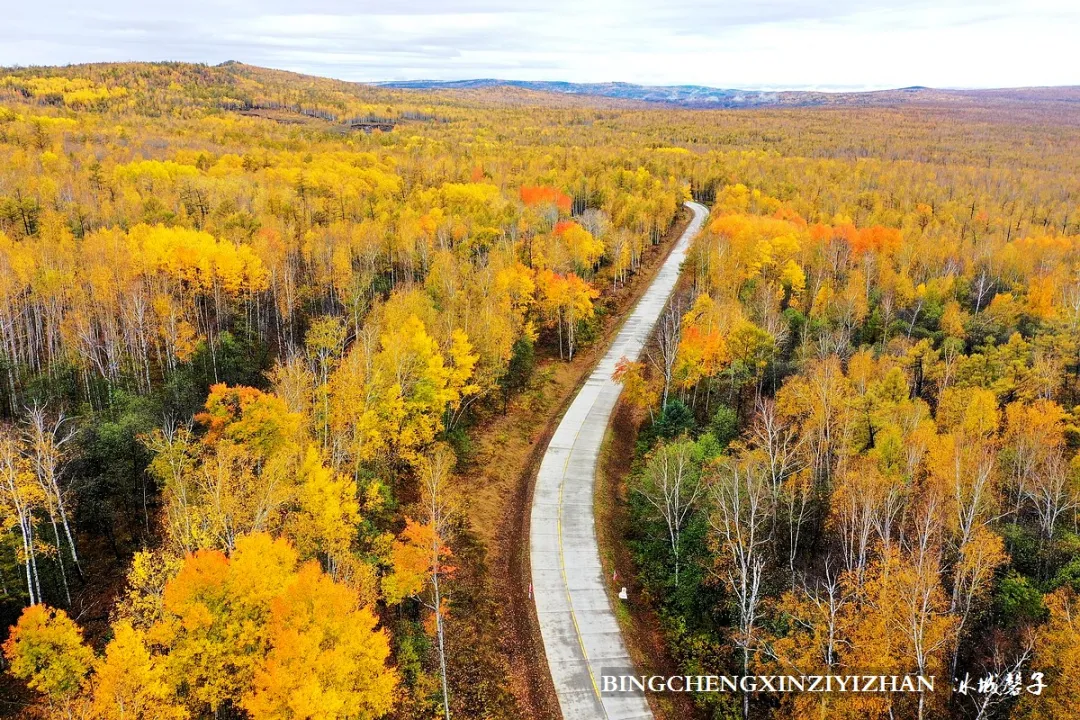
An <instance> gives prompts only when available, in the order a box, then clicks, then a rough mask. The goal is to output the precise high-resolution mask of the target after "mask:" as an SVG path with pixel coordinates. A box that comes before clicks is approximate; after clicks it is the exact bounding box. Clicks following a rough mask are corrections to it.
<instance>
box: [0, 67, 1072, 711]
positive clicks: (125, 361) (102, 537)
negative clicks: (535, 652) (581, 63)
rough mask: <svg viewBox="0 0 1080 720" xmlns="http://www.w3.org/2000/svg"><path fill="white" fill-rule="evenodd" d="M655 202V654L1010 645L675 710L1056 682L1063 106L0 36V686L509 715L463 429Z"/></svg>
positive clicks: (647, 442)
mask: <svg viewBox="0 0 1080 720" xmlns="http://www.w3.org/2000/svg"><path fill="white" fill-rule="evenodd" d="M689 199H694V200H697V201H699V202H702V203H705V204H707V205H708V206H710V208H711V216H710V218H709V221H708V223H707V227H706V231H705V232H704V233H702V234H701V235H700V236H699V237H698V238H697V239H696V240H695V241H694V244H693V246H692V250H691V255H690V260H689V261H688V263H687V264H686V266H685V268H684V277H683V283H682V285H681V289H680V291H679V292H678V294H677V296H676V297H675V299H674V300H673V301H672V303H671V305H670V307H669V309H668V310H667V311H666V315H665V318H664V319H663V320H662V322H661V323H660V325H659V326H658V329H657V332H656V335H655V338H654V342H653V345H652V346H651V347H650V349H649V351H648V353H647V354H646V356H645V357H643V358H642V359H641V361H640V362H634V361H631V359H628V360H627V361H626V362H624V363H622V364H621V365H620V369H619V373H618V377H619V379H620V380H621V381H622V382H623V385H624V393H623V398H624V399H623V402H624V404H626V405H627V407H629V408H630V409H631V410H632V413H633V415H634V418H635V432H636V438H637V439H636V450H635V454H634V458H633V461H632V463H631V465H632V467H631V468H630V471H629V474H628V476H627V477H626V478H625V479H624V480H625V500H626V504H627V508H626V510H627V512H628V513H629V514H630V517H631V522H630V524H629V527H630V532H629V534H628V537H626V538H625V540H626V542H627V543H628V544H629V546H630V547H631V548H632V552H633V559H634V564H635V569H634V575H635V577H634V581H635V583H637V584H638V585H640V587H641V588H643V591H644V596H645V597H646V598H647V602H648V606H649V608H650V612H651V613H653V615H654V616H655V618H656V622H657V623H658V624H659V627H660V628H661V629H662V635H663V641H664V643H665V647H666V653H667V654H668V655H669V656H670V661H671V663H673V664H674V665H675V666H677V667H678V669H679V671H680V672H687V673H701V672H711V673H716V674H723V673H729V674H730V673H753V672H760V673H763V674H765V673H776V674H781V673H785V674H786V673H793V672H797V673H805V674H813V673H829V672H838V671H840V670H844V671H850V672H860V673H862V672H869V671H871V670H873V671H874V672H875V673H880V674H904V673H916V674H925V675H936V676H938V677H940V678H953V677H963V676H964V674H965V673H969V674H970V676H971V677H972V678H978V677H981V676H983V675H985V674H986V673H995V674H997V675H999V676H1002V677H1004V676H1006V675H1009V676H1011V675H1013V674H1014V673H1021V674H1022V676H1023V678H1024V684H1025V685H1027V684H1029V683H1030V682H1031V681H1030V676H1031V674H1032V673H1033V672H1041V673H1043V677H1045V683H1046V687H1045V689H1044V690H1042V691H1041V692H1040V693H1039V694H1038V695H1035V694H1033V693H1030V692H1027V691H1022V692H1020V693H1018V694H1015V695H1014V694H1012V693H1010V692H1007V691H1004V690H1002V691H1001V692H982V691H980V692H978V693H976V692H968V693H966V694H965V693H963V692H953V693H949V692H945V693H935V694H933V695H926V696H923V695H920V696H918V697H914V696H900V695H890V694H867V695H859V694H851V695H834V694H830V695H802V694H795V695H786V696H782V697H778V696H768V695H764V694H753V695H751V694H746V695H745V696H741V697H738V696H736V697H733V696H716V695H705V694H703V695H701V696H699V697H695V698H693V700H692V704H693V712H695V713H697V714H698V715H699V716H700V717H703V718H705V717H708V718H734V717H742V718H744V720H747V719H748V718H768V717H775V718H789V717H790V718H798V717H809V716H813V717H837V718H845V717H852V718H854V717H860V718H861V717H872V718H919V719H920V720H921V719H922V718H938V717H956V718H1043V717H1047V718H1068V717H1080V690H1077V689H1076V688H1075V686H1074V684H1073V683H1072V682H1070V681H1069V680H1068V679H1069V678H1074V677H1076V673H1077V672H1078V671H1080V627H1078V626H1076V625H1075V624H1074V619H1073V618H1074V615H1075V614H1076V613H1077V612H1080V596H1078V594H1077V593H1080V530H1078V527H1077V512H1078V510H1080V459H1078V458H1077V454H1076V451H1077V448H1078V446H1080V429H1078V425H1077V422H1078V421H1080V417H1077V415H1076V413H1077V412H1078V410H1077V408H1078V407H1080V395H1078V393H1080V387H1078V380H1080V115H1078V114H1077V110H1076V109H1075V108H1074V107H1072V106H1069V105H1068V104H1061V105H1058V104H1054V103H1044V104H1031V105H1026V104H1023V103H1014V104H1010V103H1007V102H1003V103H999V104H997V105H995V106H994V107H992V108H990V109H988V108H986V107H980V106H979V105H977V104H976V103H974V102H973V103H971V104H963V103H961V104H955V105H952V106H938V105H934V104H910V105H898V106H895V107H875V108H861V107H831V108H823V109H809V108H797V109H772V110H769V109H760V110H734V111H704V110H678V109H664V108H648V107H643V106H640V105H635V104H633V103H627V102H621V101H596V102H591V101H587V100H582V99H579V98H565V97H559V98H554V97H552V96H548V95H544V94H542V93H531V92H526V91H521V92H516V93H512V94H508V93H500V92H497V91H488V90H484V91H461V92H442V91H440V92H436V91H411V90H391V89H386V88H379V87H374V86H366V85H357V84H352V83H345V82H338V81H333V80H325V79H320V78H313V77H308V76H302V75H294V74H291V73H284V72H279V71H272V70H264V69H261V68H255V67H251V66H246V65H241V64H238V63H226V64H224V65H219V66H213V67H209V66H204V65H192V64H182V63H162V64H138V63H129V64H105V65H80V66H69V67H64V68H11V69H4V70H0V365H2V368H0V628H2V629H0V640H2V642H3V652H2V655H3V660H2V664H3V670H4V673H3V679H2V680H0V700H2V702H0V715H4V716H10V717H39V718H65V719H69V720H70V719H72V718H124V719H128V718H146V719H150V718H215V719H216V720H226V719H236V720H240V719H246V718H250V719H252V720H259V719H269V718H282V719H284V718H320V719H323V720H330V719H333V718H342V719H344V718H379V717H387V718H419V717H447V718H449V717H451V716H452V717H460V718H520V717H542V716H543V715H541V714H538V713H537V711H536V709H535V707H534V706H533V704H532V703H531V701H530V700H529V699H528V698H527V697H525V693H524V692H523V691H522V690H521V689H520V688H519V686H518V685H517V684H515V683H513V682H510V681H509V678H511V677H512V676H514V675H515V673H516V672H518V669H517V665H518V663H517V662H516V659H515V658H516V656H515V655H513V653H512V652H511V651H510V650H508V649H507V647H506V645H505V643H503V642H501V641H500V631H499V626H498V622H501V618H502V617H503V615H504V614H505V613H507V612H511V610H509V609H507V608H510V607H511V606H512V605H513V604H514V603H515V602H516V601H515V599H514V597H520V594H521V592H523V589H522V588H517V589H516V590H515V591H514V592H515V593H516V594H515V595H514V596H513V597H512V596H511V595H510V594H509V590H507V589H506V588H505V587H504V586H503V583H501V582H496V581H495V580H493V579H492V577H493V573H494V572H495V570H494V568H495V566H496V564H497V563H496V559H497V558H499V557H503V556H505V555H506V554H512V553H514V552H516V549H514V548H504V547H495V546H493V542H494V541H493V540H492V538H497V537H502V535H494V534H493V533H492V532H491V528H490V527H489V526H493V525H498V524H499V522H501V513H503V512H504V511H506V512H508V511H509V509H510V508H511V506H513V505H514V503H515V502H517V500H516V499H515V498H514V497H511V496H508V497H503V498H501V499H500V500H499V502H500V503H501V504H499V505H498V506H497V508H496V510H490V509H485V507H483V506H482V503H481V502H480V501H479V500H478V498H480V497H481V496H482V495H483V493H484V491H485V488H484V487H483V483H482V481H481V478H483V477H486V475H483V474H482V473H480V472H479V471H478V467H477V466H478V464H479V462H480V461H479V460H478V457H479V448H480V447H481V445H484V446H485V447H486V446H487V445H491V444H493V445H494V447H496V448H497V447H500V443H501V444H504V445H505V444H506V443H508V442H509V441H508V440H507V439H506V438H504V437H502V435H501V434H505V433H507V432H512V431H507V430H506V429H505V428H506V427H507V426H506V425H505V418H508V417H509V418H519V419H520V418H525V417H529V416H532V415H541V416H543V415H544V414H545V413H546V414H549V415H551V416H552V417H555V416H557V414H558V410H559V408H558V407H556V406H549V405H544V403H543V402H542V400H543V398H544V397H545V396H550V395H551V394H552V392H553V391H552V388H553V387H554V385H553V383H555V380H553V378H555V377H557V376H559V373H563V374H564V375H565V374H566V373H570V372H573V370H572V369H573V368H582V369H584V365H585V364H586V363H587V362H588V361H589V356H588V352H589V351H590V350H592V349H595V348H596V347H597V346H599V345H601V344H602V342H603V338H604V336H605V335H604V333H605V328H606V327H607V326H608V324H610V323H612V322H616V321H617V319H618V318H617V317H616V315H617V314H618V313H619V312H620V311H621V310H623V309H625V308H624V305H625V303H626V302H627V300H626V297H628V296H627V295H625V294H626V293H630V292H632V291H633V289H634V288H635V287H639V286H640V285H641V283H642V282H646V281H647V278H648V273H649V271H650V267H651V265H650V263H651V262H652V259H654V258H655V257H657V256H658V255H659V254H661V253H662V252H663V251H664V246H665V243H666V242H667V239H668V238H669V237H670V235H671V233H672V231H673V230H674V229H677V228H678V227H679V224H680V222H682V221H683V215H682V214H681V211H680V207H681V205H682V203H683V202H684V201H686V200H689ZM620 298H622V299H621V300H620ZM620 303H622V304H620ZM571 384H572V383H571ZM537 408H541V409H542V411H537ZM530 442H531V441H530ZM513 462H514V461H512V459H510V458H507V459H506V464H507V469H504V470H503V472H505V473H511V469H509V468H511V467H516V466H515V465H514V464H513ZM522 462H524V461H522ZM494 472H499V470H498V469H497V468H496V470H494ZM485 497H486V496H485ZM485 513H487V514H486V515H485ZM499 562H502V561H501V560H499ZM657 711H658V713H662V712H664V708H658V709H657Z"/></svg>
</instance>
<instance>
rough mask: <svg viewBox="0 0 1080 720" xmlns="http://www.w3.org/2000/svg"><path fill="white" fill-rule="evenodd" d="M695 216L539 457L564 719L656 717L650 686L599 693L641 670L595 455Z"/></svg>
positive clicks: (535, 527) (547, 635) (548, 593)
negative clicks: (627, 629)
mask: <svg viewBox="0 0 1080 720" xmlns="http://www.w3.org/2000/svg"><path fill="white" fill-rule="evenodd" d="M686 206H687V207H688V208H690V210H691V211H692V212H693V213H694V219H693V220H692V221H691V222H690V225H689V226H688V227H687V228H686V230H685V231H684V232H683V234H682V236H680V237H679V239H678V241H677V242H676V244H675V247H674V248H673V249H672V251H671V254H670V255H669V256H668V258H667V259H666V260H665V261H664V265H663V266H662V267H661V268H660V270H659V271H658V272H657V274H656V277H655V278H654V279H653V282H652V284H651V285H650V286H649V288H648V290H646V291H645V294H644V295H643V296H642V298H641V300H640V301H638V303H637V305H636V306H635V307H634V309H633V311H632V312H631V313H630V316H629V317H628V318H627V319H626V322H625V323H624V324H623V326H622V327H621V328H620V329H619V333H618V335H616V337H615V340H614V341H613V342H612V344H611V347H610V348H608V351H607V352H606V353H605V354H604V357H603V358H601V360H600V362H599V363H598V364H597V366H596V367H595V368H594V369H593V371H592V373H591V374H590V375H589V378H588V380H586V381H585V384H584V386H583V387H582V388H581V390H580V391H579V392H578V394H577V396H576V397H575V398H574V401H573V402H572V403H571V404H570V407H569V408H567V410H566V414H565V415H564V416H563V418H562V420H561V421H560V422H559V426H558V428H557V429H556V430H555V433H554V435H552V438H551V442H550V443H549V444H548V447H547V450H546V451H545V453H544V457H543V460H542V461H541V464H540V470H539V473H538V474H537V478H536V487H535V491H534V493H533V502H532V516H531V521H530V530H529V557H530V562H531V565H532V585H533V597H534V600H535V602H536V615H537V618H538V619H539V623H540V634H541V636H542V638H543V641H544V652H545V654H546V655H547V663H548V668H549V670H550V672H551V678H552V681H553V682H554V685H555V692H556V694H557V695H558V698H559V706H560V708H561V710H562V716H563V719H564V720H603V719H604V718H607V720H631V719H632V718H652V712H651V711H650V710H649V704H648V702H647V701H646V699H645V697H644V695H643V694H640V693H636V694H627V693H624V694H606V693H605V694H601V692H600V689H601V688H600V676H601V671H605V673H604V674H609V675H610V674H619V675H622V674H629V675H633V674H636V673H635V671H634V665H633V662H632V661H631V660H630V656H629V654H628V653H627V651H626V645H625V643H624V642H623V639H622V635H621V634H620V632H619V624H618V621H617V620H616V618H615V612H614V610H613V609H612V607H611V603H610V602H609V601H608V595H607V590H606V587H605V579H604V577H603V571H602V570H601V567H600V549H599V547H598V545H597V541H596V528H595V521H594V515H593V488H594V485H595V479H596V465H597V459H598V458H599V456H600V446H601V444H602V443H603V441H604V434H605V433H606V431H607V427H608V424H609V422H610V420H611V413H612V412H613V411H614V409H615V403H616V401H617V400H618V399H619V393H620V391H621V390H622V387H621V386H620V385H618V384H617V383H615V382H614V381H613V380H612V379H611V375H612V373H613V372H615V364H616V363H617V362H618V361H619V359H620V358H622V357H629V358H633V359H636V358H637V357H638V356H639V355H640V354H641V352H642V350H643V349H644V347H645V345H646V343H647V342H648V341H649V337H650V336H651V335H652V332H653V328H654V327H655V325H656V322H657V320H659V318H660V314H661V313H662V312H663V311H664V307H665V306H666V305H667V301H668V298H670V297H671V293H672V292H673V291H674V289H675V284H676V283H677V282H678V280H679V270H680V267H681V265H682V263H683V261H684V260H685V259H686V256H687V252H688V251H689V248H690V241H691V240H692V239H693V238H694V236H695V235H697V234H698V232H700V230H701V227H702V225H703V224H704V223H705V218H706V217H708V212H709V211H708V209H706V208H705V206H703V205H699V204H698V203H695V202H688V203H686Z"/></svg>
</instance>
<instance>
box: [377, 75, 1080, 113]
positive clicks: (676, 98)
mask: <svg viewBox="0 0 1080 720" xmlns="http://www.w3.org/2000/svg"><path fill="white" fill-rule="evenodd" d="M373 84H375V85H377V86H379V87H385V88H395V89H402V90H443V91H462V90H465V91H470V90H472V91H475V90H489V91H490V90H498V89H502V88H505V89H509V88H513V89H517V90H529V91H533V92H542V93H556V94H561V95H576V96H584V97H594V98H611V99H616V100H627V101H636V102H643V103H650V104H656V105H666V106H673V107H686V108H749V107H777V106H790V107H821V106H845V107H851V106H860V105H866V106H881V105H899V104H910V103H927V104H942V103H964V104H967V103H973V102H974V103H980V104H985V103H995V102H1008V103H1015V102H1032V103H1043V102H1049V103H1062V102H1063V103H1080V87H1051V88H1007V89H997V90H940V89H935V88H928V87H923V86H920V85H913V86H911V87H905V88H898V89H895V90H876V91H869V92H821V91H793V90H789V91H779V92H774V91H763V90H739V89H732V88H714V87H706V86H703V85H635V84H633V83H624V82H610V83H572V82H558V81H530V80H500V79H495V78H480V79H476V80H449V81H439V80H403V81H389V82H381V83H373Z"/></svg>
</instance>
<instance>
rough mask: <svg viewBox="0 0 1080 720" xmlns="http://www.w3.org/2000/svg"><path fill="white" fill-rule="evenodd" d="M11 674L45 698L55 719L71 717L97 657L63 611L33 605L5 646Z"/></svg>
mask: <svg viewBox="0 0 1080 720" xmlns="http://www.w3.org/2000/svg"><path fill="white" fill-rule="evenodd" d="M4 657H6V658H7V661H8V663H9V664H10V668H9V669H10V672H11V674H12V675H14V676H15V677H17V678H19V679H20V680H24V681H25V682H26V684H27V686H28V687H29V688H30V689H31V690H36V691H37V692H39V693H41V694H42V695H44V696H45V698H46V700H47V701H48V703H49V706H50V708H51V709H52V711H53V712H54V713H55V717H71V716H72V712H73V708H74V706H75V704H76V703H77V701H78V699H79V693H80V692H81V690H82V687H83V682H84V680H85V679H86V676H87V674H88V673H89V672H90V669H91V666H92V664H93V659H94V654H93V652H92V651H91V650H90V648H88V647H87V646H86V645H85V644H84V643H83V637H82V630H80V629H79V626H78V625H76V624H75V623H74V622H72V620H71V618H69V617H68V616H67V613H65V612H64V611H63V610H53V609H52V608H48V607H46V606H44V605H31V606H30V607H28V608H26V609H25V610H23V613H22V615H21V616H20V617H19V622H18V623H17V624H16V625H15V626H14V627H13V628H12V629H11V634H10V635H9V636H8V639H7V640H6V641H5V642H4Z"/></svg>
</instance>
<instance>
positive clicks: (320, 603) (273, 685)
mask: <svg viewBox="0 0 1080 720" xmlns="http://www.w3.org/2000/svg"><path fill="white" fill-rule="evenodd" d="M268 622H269V633H268V641H269V646H270V647H269V651H268V652H267V654H266V658H265V660H264V661H262V663H260V665H259V667H258V669H256V671H255V676H254V680H253V683H252V688H251V691H250V692H248V693H247V694H246V695H245V696H244V698H243V699H242V701H241V704H242V706H243V707H244V709H245V710H247V711H248V712H249V713H250V714H251V717H252V720H307V719H308V718H318V719H319V720H347V719H350V720H351V719H367V718H378V717H381V716H383V715H385V714H386V713H388V712H389V711H390V710H391V709H392V708H393V704H394V691H395V689H396V687H397V675H396V674H395V673H394V672H393V671H392V670H388V669H387V667H386V661H387V659H388V658H389V655H390V643H389V642H388V639H387V636H386V633H385V632H383V631H381V630H376V625H377V622H378V621H377V619H376V617H375V614H374V613H373V612H372V610H371V608H368V607H364V608H358V607H357V604H356V597H355V595H354V594H353V593H352V591H350V590H349V589H348V588H347V587H345V586H343V585H339V584H337V583H335V582H334V581H333V580H331V579H330V578H329V577H328V576H326V575H324V574H323V573H322V572H321V571H320V570H319V568H318V566H317V565H314V564H308V565H305V566H304V567H302V568H300V570H299V572H298V573H297V574H296V575H295V576H293V578H292V579H291V581H290V582H289V583H288V584H287V585H286V586H285V587H283V588H282V589H281V591H280V594H279V595H278V596H277V597H275V598H274V599H273V601H272V602H271V604H270V618H269V621H268Z"/></svg>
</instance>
